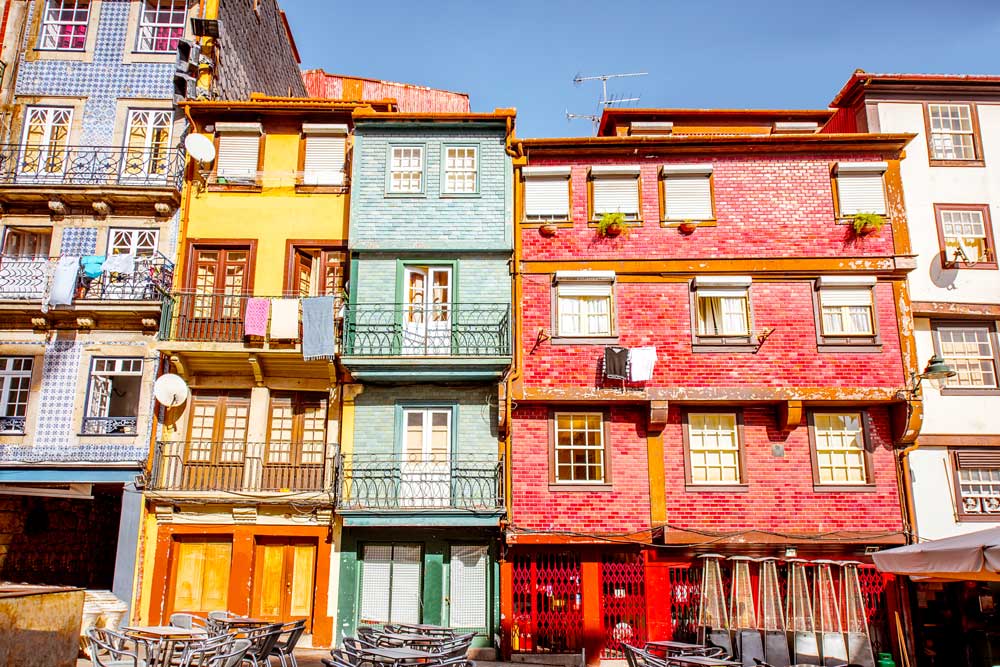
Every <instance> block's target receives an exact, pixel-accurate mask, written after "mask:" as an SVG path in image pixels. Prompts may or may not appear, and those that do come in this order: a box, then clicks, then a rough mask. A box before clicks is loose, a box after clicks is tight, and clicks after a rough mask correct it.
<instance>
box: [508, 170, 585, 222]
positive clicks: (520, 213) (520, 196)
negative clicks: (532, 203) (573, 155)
mask: <svg viewBox="0 0 1000 667" xmlns="http://www.w3.org/2000/svg"><path fill="white" fill-rule="evenodd" d="M519 173H520V174H521V175H520V177H519V178H518V179H517V181H516V185H517V189H518V192H517V196H516V200H517V211H516V214H515V217H516V218H517V220H518V224H519V225H520V226H521V227H525V228H536V227H544V226H552V227H564V228H572V227H573V170H572V169H570V172H569V175H568V176H566V219H565V220H556V219H553V220H527V219H525V213H524V211H525V206H526V203H527V197H526V195H525V189H524V184H525V181H527V180H528V179H529V178H531V177H530V176H529V177H525V176H524V172H519ZM550 178H551V177H550Z"/></svg>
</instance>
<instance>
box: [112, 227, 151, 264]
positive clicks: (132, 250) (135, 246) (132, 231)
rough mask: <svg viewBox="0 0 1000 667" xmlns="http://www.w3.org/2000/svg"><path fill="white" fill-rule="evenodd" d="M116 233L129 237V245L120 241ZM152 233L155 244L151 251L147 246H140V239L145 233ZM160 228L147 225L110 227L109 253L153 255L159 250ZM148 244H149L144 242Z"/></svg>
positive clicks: (137, 255)
mask: <svg viewBox="0 0 1000 667" xmlns="http://www.w3.org/2000/svg"><path fill="white" fill-rule="evenodd" d="M116 234H122V235H125V236H126V237H128V244H127V247H126V246H125V245H123V244H120V243H118V240H117V239H115V235H116ZM150 234H151V235H152V239H153V244H152V248H150V250H149V252H146V251H145V247H143V248H140V245H139V239H140V237H142V236H144V235H150ZM159 243H160V230H158V229H150V228H147V227H111V228H110V229H108V254H109V255H135V256H136V257H151V256H153V255H155V254H156V253H157V252H159ZM145 245H148V244H144V246H145Z"/></svg>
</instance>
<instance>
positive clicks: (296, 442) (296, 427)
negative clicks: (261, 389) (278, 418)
mask: <svg viewBox="0 0 1000 667" xmlns="http://www.w3.org/2000/svg"><path fill="white" fill-rule="evenodd" d="M310 398H312V399H313V400H310ZM277 401H288V402H289V403H290V404H291V406H292V439H291V442H290V443H289V445H290V449H289V458H290V459H291V461H290V462H289V463H287V464H280V465H290V466H304V467H316V466H321V465H324V464H325V463H326V461H327V458H328V456H327V445H328V440H329V437H330V400H329V395H328V394H327V393H326V392H322V391H296V390H289V391H272V392H270V396H268V399H267V441H266V445H265V448H264V465H268V464H270V463H272V462H271V460H270V458H271V443H272V436H271V428H272V426H273V424H274V408H275V403H276V402H277ZM306 403H310V404H311V403H321V404H322V405H323V408H324V410H325V412H324V415H323V460H322V461H320V462H318V463H303V462H302V447H303V445H306V444H310V445H312V444H315V443H312V442H309V443H306V442H305V441H304V439H303V438H304V436H303V426H304V421H305V418H304V415H303V414H302V413H299V414H296V412H295V410H296V408H297V407H300V406H302V405H303V404H306Z"/></svg>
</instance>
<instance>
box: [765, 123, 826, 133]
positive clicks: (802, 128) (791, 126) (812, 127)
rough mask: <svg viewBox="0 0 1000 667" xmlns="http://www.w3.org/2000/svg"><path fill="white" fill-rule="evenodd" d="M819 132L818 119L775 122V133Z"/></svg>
mask: <svg viewBox="0 0 1000 667" xmlns="http://www.w3.org/2000/svg"><path fill="white" fill-rule="evenodd" d="M816 132H819V123H817V122H816V121H797V120H779V121H775V123H774V134H815V133H816Z"/></svg>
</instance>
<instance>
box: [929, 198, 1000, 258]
mask: <svg viewBox="0 0 1000 667" xmlns="http://www.w3.org/2000/svg"><path fill="white" fill-rule="evenodd" d="M944 211H978V212H980V213H982V214H983V230H984V231H985V233H986V253H987V258H988V259H987V260H986V261H982V262H976V264H975V265H974V266H969V265H968V264H966V263H965V262H957V261H956V262H949V261H948V249H947V246H946V245H945V237H944V224H943V223H942V221H941V214H942V213H943V212H944ZM934 223H935V226H936V227H937V237H938V247H939V248H940V249H941V254H940V255H938V259H939V261H940V264H941V269H942V270H945V271H947V270H951V269H980V270H987V271H991V270H992V271H995V270H996V269H997V252H996V246H995V243H994V237H993V223H992V221H991V219H990V207H989V204H934Z"/></svg>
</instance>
